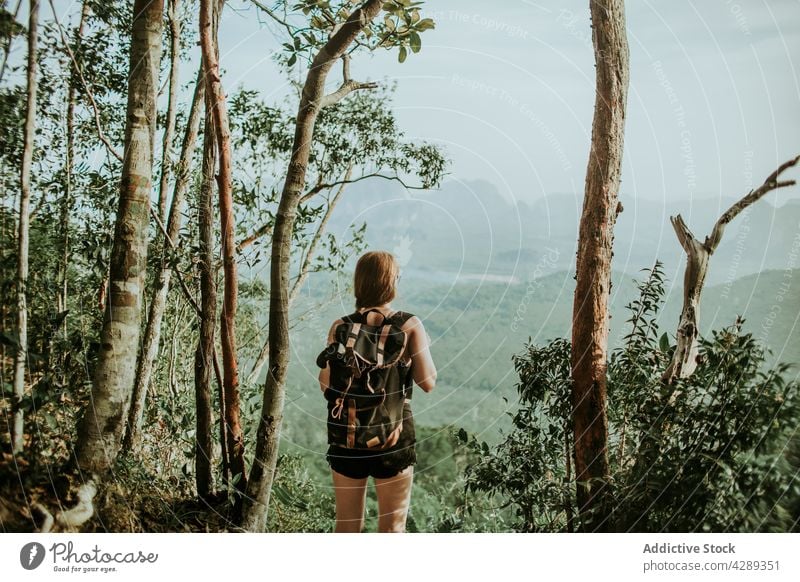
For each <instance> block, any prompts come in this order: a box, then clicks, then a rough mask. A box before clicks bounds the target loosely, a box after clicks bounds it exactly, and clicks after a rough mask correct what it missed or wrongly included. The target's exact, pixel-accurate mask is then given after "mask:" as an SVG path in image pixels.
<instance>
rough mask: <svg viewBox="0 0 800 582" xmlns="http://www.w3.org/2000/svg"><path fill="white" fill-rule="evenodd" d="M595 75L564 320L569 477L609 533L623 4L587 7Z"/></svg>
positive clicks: (624, 75)
mask: <svg viewBox="0 0 800 582" xmlns="http://www.w3.org/2000/svg"><path fill="white" fill-rule="evenodd" d="M590 9H591V15H592V37H593V40H594V52H595V63H596V69H597V79H596V96H595V109H594V122H593V124H592V145H591V151H590V154H589V165H588V168H587V170H586V195H585V197H584V201H583V213H582V215H581V221H580V233H579V239H578V257H577V278H576V279H577V283H576V286H575V300H574V305H573V318H572V380H573V392H572V399H573V406H574V411H573V415H574V424H575V426H574V430H575V477H576V479H577V482H578V483H577V499H578V507H579V509H580V514H581V521H582V529H583V530H584V531H605V530H608V529H609V528H610V527H611V525H612V524H611V523H610V515H609V510H610V506H609V503H608V497H609V495H610V492H609V489H608V485H607V480H608V476H609V475H608V446H607V443H608V419H607V417H606V360H607V348H608V297H609V290H610V287H611V256H612V242H613V239H614V223H615V221H616V216H617V212H618V208H619V206H618V201H617V191H618V190H619V182H620V173H621V166H622V151H623V143H624V129H625V104H626V100H627V93H628V43H627V39H626V36H625V6H624V2H623V0H591V1H590Z"/></svg>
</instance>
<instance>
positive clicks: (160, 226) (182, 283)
mask: <svg viewBox="0 0 800 582" xmlns="http://www.w3.org/2000/svg"><path fill="white" fill-rule="evenodd" d="M150 216H151V217H152V218H153V220H154V221H155V223H156V225H158V229H159V230H160V231H161V234H162V235H164V240H166V241H168V244H169V246H170V253H171V254H172V258H173V260H172V261H170V262H171V264H172V271H173V272H174V273H175V277H176V278H177V279H178V283H179V284H180V286H181V290H182V291H183V294H184V295H185V296H186V299H187V301H188V302H189V304H190V305H191V306H192V308H193V309H194V310H195V313H197V315H202V310H201V309H200V306H199V305H198V304H197V300H196V299H195V298H194V296H192V292H191V291H190V290H189V287H188V286H187V285H186V281H184V280H183V273H181V272H180V271H179V270H178V265H177V264H176V261H175V260H174V259H175V258H176V254H175V252H176V251H177V249H178V247H177V246H176V245H175V242H174V241H173V240H172V239H171V238H170V236H169V233H168V232H167V229H166V228H165V227H164V223H163V222H161V219H160V218H159V217H158V213H157V212H156V211H155V209H154V208H153V207H152V206H150Z"/></svg>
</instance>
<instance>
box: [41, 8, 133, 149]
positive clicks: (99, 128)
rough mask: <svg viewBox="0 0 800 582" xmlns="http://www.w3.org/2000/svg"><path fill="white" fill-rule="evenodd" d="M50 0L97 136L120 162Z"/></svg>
mask: <svg viewBox="0 0 800 582" xmlns="http://www.w3.org/2000/svg"><path fill="white" fill-rule="evenodd" d="M49 1H50V8H51V10H52V11H53V19H54V20H55V22H56V26H58V32H59V33H60V35H61V42H63V43H64V48H65V49H66V50H67V54H68V55H69V58H70V60H71V61H72V66H73V67H75V72H76V73H78V78H79V79H80V81H81V85H83V89H84V91H86V96H87V97H88V98H89V103H91V105H92V110H93V111H94V123H95V126H96V127H97V137H99V138H100V141H101V142H103V145H105V146H106V149H107V150H108V152H109V153H110V154H111V155H113V156H114V157H115V158H117V159H118V160H119V161H120V162H121V161H122V156H121V155H120V154H119V152H117V150H115V149H114V146H113V145H111V142H110V141H109V139H108V138H107V137H106V134H105V133H104V132H103V126H102V124H101V123H100V108H99V107H98V106H97V101H95V99H94V94H93V93H92V90H91V89H90V88H89V84H88V83H87V82H86V78H85V77H84V76H83V71H81V68H80V66H79V65H78V61H77V60H76V59H75V54H74V53H73V52H72V49H71V48H70V46H69V41H68V40H67V36H66V34H65V33H64V29H63V28H62V27H61V23H60V22H59V21H58V15H57V14H56V7H55V6H54V5H53V0H49Z"/></svg>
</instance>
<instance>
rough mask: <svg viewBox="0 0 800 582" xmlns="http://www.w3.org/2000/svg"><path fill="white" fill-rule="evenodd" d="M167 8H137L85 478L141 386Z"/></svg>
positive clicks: (84, 448) (102, 457)
mask: <svg viewBox="0 0 800 582" xmlns="http://www.w3.org/2000/svg"><path fill="white" fill-rule="evenodd" d="M163 8H164V3H163V0H135V2H134V5H133V26H132V31H131V49H130V75H129V77H128V105H127V123H126V127H125V155H124V156H123V158H124V159H123V164H122V180H121V187H120V201H119V208H118V210H117V224H116V229H115V232H114V245H113V247H112V251H111V261H110V264H111V268H110V277H109V291H108V295H109V296H108V300H107V302H106V310H105V317H104V321H103V330H102V334H101V339H100V353H99V356H98V362H97V368H96V370H95V375H94V384H93V387H92V395H91V402H90V403H89V406H88V407H87V408H86V410H85V412H84V415H83V418H82V419H81V422H80V425H79V427H78V445H77V451H76V452H77V459H78V463H79V465H80V466H81V468H83V469H84V470H87V471H95V472H103V471H105V470H107V469H108V468H110V466H111V465H112V463H113V462H114V461H115V459H116V457H117V454H118V452H119V447H120V440H121V438H122V430H123V427H124V424H125V420H126V418H127V412H128V406H129V404H130V398H131V392H132V391H133V384H134V381H135V374H136V357H137V355H138V349H137V348H138V346H139V336H140V327H141V317H142V316H141V311H142V292H143V290H144V280H145V272H146V269H147V234H148V233H147V230H148V217H149V211H150V192H151V191H152V184H153V144H154V137H155V129H156V94H157V91H158V72H159V62H160V59H161V29H162V12H163Z"/></svg>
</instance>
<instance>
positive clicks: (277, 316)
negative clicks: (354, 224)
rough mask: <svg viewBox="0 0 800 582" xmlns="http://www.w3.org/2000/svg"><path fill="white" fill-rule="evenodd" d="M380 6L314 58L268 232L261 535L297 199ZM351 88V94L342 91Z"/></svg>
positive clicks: (253, 483)
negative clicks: (336, 72)
mask: <svg viewBox="0 0 800 582" xmlns="http://www.w3.org/2000/svg"><path fill="white" fill-rule="evenodd" d="M382 8H383V1H382V0H368V1H367V2H364V3H363V4H362V5H361V6H360V7H359V8H358V9H357V10H355V11H354V12H353V13H352V14H351V15H350V17H349V18H348V19H347V21H346V22H345V23H344V24H343V25H342V26H341V28H339V29H338V30H337V31H336V33H335V34H334V35H333V36H331V38H330V39H329V40H328V42H327V43H326V44H325V46H323V47H322V48H321V49H320V51H319V53H317V55H316V56H315V57H314V60H313V62H312V63H311V67H310V69H309V71H308V75H307V77H306V81H305V84H304V86H303V92H302V95H301V98H300V106H299V108H298V111H297V121H296V127H295V135H294V144H293V147H292V157H291V159H290V161H289V167H288V171H287V172H286V181H285V182H284V185H283V191H282V192H281V199H280V202H279V204H278V212H277V215H276V216H275V228H274V230H273V233H272V253H271V260H272V262H271V265H270V304H269V368H268V371H267V381H266V385H265V387H264V401H263V404H262V411H261V419H260V421H259V425H258V437H257V444H256V453H255V459H254V462H253V467H252V470H251V473H250V483H249V484H248V487H247V495H246V496H245V497H244V498H243V504H242V508H241V509H242V511H241V518H242V519H241V525H242V527H243V528H244V529H246V530H247V531H251V532H261V531H264V528H265V527H266V522H267V507H268V506H269V496H270V492H271V489H272V483H273V480H274V477H275V467H276V464H277V461H278V444H279V437H280V428H281V422H282V420H283V403H284V395H285V383H286V370H287V368H288V365H289V263H290V260H291V243H292V233H293V230H294V221H295V215H296V213H297V205H298V204H299V202H300V196H301V193H302V190H303V187H304V185H305V180H306V168H307V166H308V159H309V153H310V150H311V142H312V139H313V138H314V124H315V123H316V120H317V115H318V114H319V111H320V107H322V106H325V105H327V104H332V103H335V102H336V101H337V100H339V99H342V98H343V97H344V96H345V95H346V94H347V92H349V91H352V90H355V89H359V88H363V87H364V86H360V85H358V84H353V83H352V82H351V81H350V80H349V79H347V78H345V79H344V84H343V85H342V87H341V88H340V89H339V90H338V91H337V92H335V93H334V94H331V95H325V80H326V78H327V76H328V72H329V71H330V69H331V67H332V66H333V65H334V63H335V62H336V61H338V60H339V59H340V58H341V57H342V55H343V54H344V53H345V51H346V50H347V48H348V47H349V46H350V45H351V43H352V42H353V41H354V40H355V39H356V37H357V36H358V35H359V34H360V33H361V31H362V30H363V28H364V27H365V26H366V25H367V24H369V23H370V22H371V21H372V19H373V18H375V16H377V15H378V13H379V12H380V11H381V9H382ZM347 88H349V90H347V91H346V90H345V89H347Z"/></svg>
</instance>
